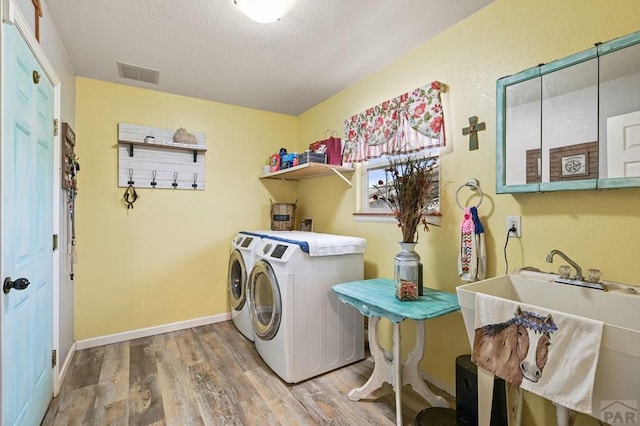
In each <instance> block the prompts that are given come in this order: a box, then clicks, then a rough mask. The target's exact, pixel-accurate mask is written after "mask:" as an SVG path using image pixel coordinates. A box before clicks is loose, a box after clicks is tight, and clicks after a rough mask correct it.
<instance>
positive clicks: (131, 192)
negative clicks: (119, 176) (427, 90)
mask: <svg viewBox="0 0 640 426" xmlns="http://www.w3.org/2000/svg"><path fill="white" fill-rule="evenodd" d="M127 183H128V184H129V186H128V187H127V189H125V191H124V195H123V196H122V200H123V201H124V204H125V205H126V206H127V210H129V209H133V203H135V202H136V200H137V199H138V198H139V196H138V193H137V192H136V189H135V188H134V187H133V184H134V183H135V182H134V181H133V169H129V180H128V181H127Z"/></svg>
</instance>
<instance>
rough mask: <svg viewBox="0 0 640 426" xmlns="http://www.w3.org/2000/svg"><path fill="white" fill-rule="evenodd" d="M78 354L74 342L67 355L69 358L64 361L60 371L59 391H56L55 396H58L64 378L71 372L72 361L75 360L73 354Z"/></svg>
mask: <svg viewBox="0 0 640 426" xmlns="http://www.w3.org/2000/svg"><path fill="white" fill-rule="evenodd" d="M75 353H76V342H73V344H72V345H71V348H70V349H69V353H68V354H67V358H66V359H65V360H64V364H62V368H61V369H60V370H59V371H60V374H59V375H58V386H57V389H55V395H54V396H57V395H58V392H59V391H60V387H61V386H62V382H63V381H64V378H65V377H66V375H67V372H68V371H69V367H70V366H71V360H72V359H73V354H75Z"/></svg>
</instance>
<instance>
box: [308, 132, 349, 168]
mask: <svg viewBox="0 0 640 426" xmlns="http://www.w3.org/2000/svg"><path fill="white" fill-rule="evenodd" d="M309 150H310V151H313V152H314V153H317V154H326V156H327V161H326V162H327V164H333V165H334V166H341V165H342V139H340V138H339V137H338V132H336V131H335V130H331V129H327V131H326V132H325V133H324V139H323V140H321V141H317V142H313V143H312V144H309Z"/></svg>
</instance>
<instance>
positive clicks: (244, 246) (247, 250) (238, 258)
mask: <svg viewBox="0 0 640 426" xmlns="http://www.w3.org/2000/svg"><path fill="white" fill-rule="evenodd" d="M259 241H260V237H257V236H254V235H248V234H243V233H242V232H240V233H238V235H236V236H235V237H234V238H233V240H231V252H230V253H229V271H228V274H227V290H228V292H229V307H230V309H231V320H232V321H233V324H234V325H235V326H236V328H237V329H238V331H240V333H242V335H244V336H245V337H246V338H247V339H249V340H251V341H253V327H252V325H251V314H250V313H249V302H248V294H249V291H248V284H249V273H251V269H252V268H253V264H254V262H255V255H254V248H255V247H256V245H257V244H258V242H259Z"/></svg>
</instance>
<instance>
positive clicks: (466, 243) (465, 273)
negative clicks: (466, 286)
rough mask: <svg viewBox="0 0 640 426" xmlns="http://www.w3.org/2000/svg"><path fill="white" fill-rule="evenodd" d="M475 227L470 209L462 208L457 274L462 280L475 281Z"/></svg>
mask: <svg viewBox="0 0 640 426" xmlns="http://www.w3.org/2000/svg"><path fill="white" fill-rule="evenodd" d="M476 257H477V252H476V244H475V229H474V224H473V218H472V216H471V211H470V209H464V217H463V219H462V224H461V225H460V253H458V274H459V275H460V278H461V279H462V280H464V281H475V276H476V272H477V269H476V268H477V263H476V261H475V259H476Z"/></svg>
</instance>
